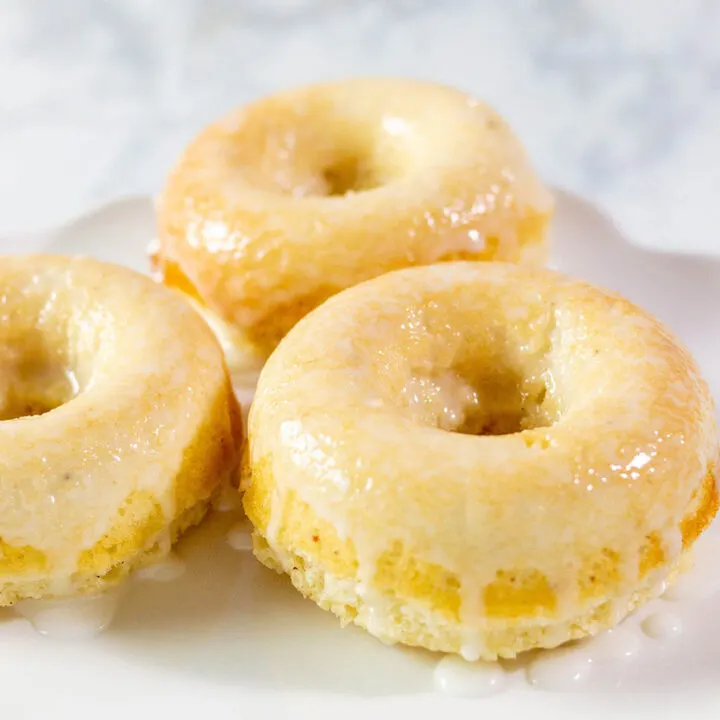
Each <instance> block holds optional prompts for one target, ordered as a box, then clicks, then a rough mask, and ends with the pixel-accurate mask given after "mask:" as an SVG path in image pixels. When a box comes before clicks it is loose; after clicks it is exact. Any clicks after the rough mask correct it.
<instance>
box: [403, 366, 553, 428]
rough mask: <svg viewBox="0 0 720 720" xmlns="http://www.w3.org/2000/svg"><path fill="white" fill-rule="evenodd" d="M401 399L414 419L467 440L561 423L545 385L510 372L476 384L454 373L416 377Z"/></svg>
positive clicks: (502, 371)
mask: <svg viewBox="0 0 720 720" xmlns="http://www.w3.org/2000/svg"><path fill="white" fill-rule="evenodd" d="M401 394H402V397H403V404H404V405H405V406H406V407H407V408H408V409H409V410H410V412H411V414H412V415H413V417H414V419H416V420H418V421H420V422H422V423H423V424H425V425H430V426H434V427H437V428H440V429H442V430H447V431H449V432H455V433H460V434H462V435H512V434H514V433H520V432H524V431H526V430H535V429H538V428H543V427H549V426H550V425H552V424H553V423H554V422H556V420H557V419H558V417H559V411H558V406H557V402H556V400H555V398H554V397H553V396H552V394H551V393H550V392H549V390H548V387H547V384H546V383H545V381H544V379H543V378H540V379H531V380H528V379H526V378H525V377H523V376H522V375H521V374H519V373H518V372H516V371H514V370H513V369H512V368H509V367H506V368H496V369H495V370H494V372H492V373H491V374H488V375H480V376H479V377H475V378H472V377H467V376H464V375H463V374H462V373H460V372H458V371H457V370H453V369H450V370H446V371H443V372H440V373H435V374H434V375H432V376H424V377H423V376H422V375H420V374H412V375H411V376H410V377H409V379H408V381H407V382H406V383H405V385H404V387H403V388H402V391H401Z"/></svg>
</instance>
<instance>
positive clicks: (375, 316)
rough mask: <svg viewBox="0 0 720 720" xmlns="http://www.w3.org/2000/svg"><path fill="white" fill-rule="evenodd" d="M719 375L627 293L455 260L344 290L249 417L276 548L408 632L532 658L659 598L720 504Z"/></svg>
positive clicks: (257, 544)
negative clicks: (701, 365)
mask: <svg viewBox="0 0 720 720" xmlns="http://www.w3.org/2000/svg"><path fill="white" fill-rule="evenodd" d="M717 463H718V440H717V429H716V426H715V418H714V410H713V403H712V399H711V396H710V394H709V390H708V386H707V385H706V383H705V381H704V380H703V378H702V377H701V375H700V372H699V370H698V368H697V366H696V364H695V362H694V361H693V359H692V357H691V356H690V354H689V353H688V351H687V350H686V349H685V348H684V347H683V346H682V345H681V344H680V343H679V341H678V340H676V339H675V337H674V336H673V335H672V334H671V332H670V331H669V330H668V329H667V328H666V327H664V326H663V325H662V324H661V323H660V322H659V321H658V320H656V319H654V318H653V317H652V316H650V315H649V314H648V313H646V312H644V311H643V310H641V309H639V308H637V307H635V306H634V305H632V304H631V303H630V302H629V301H627V300H626V299H624V298H622V297H620V296H617V295H614V294H610V293H608V292H606V291H604V290H601V289H598V288H595V287H593V286H591V285H588V284H586V283H584V282H580V281H578V280H573V279H570V278H567V277H564V276H561V275H559V274H555V273H553V272H551V271H549V270H543V269H533V268H524V267H521V266H517V265H512V264H507V263H469V262H457V263H448V264H443V265H435V266H428V267H421V268H411V269H404V270H399V271H395V272H393V273H390V274H387V275H385V276H383V277H380V278H377V279H373V280H369V281H367V282H365V283H362V284H360V285H358V286H356V287H354V288H352V289H349V290H346V291H344V292H342V293H340V294H338V295H337V296H336V297H334V298H331V299H330V300H328V301H327V302H326V303H325V304H324V305H322V306H321V307H320V308H318V309H316V310H315V311H313V312H312V313H311V314H310V315H308V316H307V317H306V318H305V319H304V320H302V321H301V322H300V323H298V325H297V326H296V327H295V328H294V329H293V330H292V331H291V332H290V333H289V334H288V335H287V337H286V338H285V339H284V340H283V341H282V342H281V343H280V345H279V346H278V348H277V350H276V351H275V353H273V355H272V356H271V358H270V359H269V361H268V363H267V365H266V366H265V368H264V369H263V371H262V373H261V375H260V380H259V386H258V391H257V394H256V398H255V401H254V403H253V406H252V408H251V411H250V420H249V445H248V449H247V457H246V460H245V461H244V462H243V470H242V477H243V479H242V487H243V489H244V490H245V495H244V500H243V502H244V507H245V510H246V512H247V514H248V516H249V518H250V520H251V522H252V524H253V526H254V531H253V543H254V549H255V553H256V555H257V557H258V558H259V559H260V561H261V562H262V563H264V564H265V565H267V566H269V567H271V568H274V569H276V570H277V571H279V572H283V573H287V574H288V575H289V576H290V578H291V580H292V583H293V584H294V586H295V587H296V588H297V589H298V590H299V591H300V592H301V593H302V594H303V595H305V596H307V597H309V598H312V599H313V600H314V601H315V602H316V603H317V604H318V605H319V606H320V607H322V608H324V609H326V610H330V611H332V612H333V613H335V614H336V615H337V616H338V617H339V618H340V619H341V620H342V622H343V623H355V624H356V625H359V626H361V627H363V628H365V629H366V630H368V631H369V632H370V633H371V634H372V635H375V636H376V637H378V638H380V639H381V640H383V641H385V642H387V643H404V644H407V645H415V646H422V647H425V648H428V649H430V650H435V651H443V652H447V653H460V654H462V655H463V656H464V657H465V658H466V659H469V660H475V659H480V658H482V659H485V660H494V659H497V658H510V657H514V656H515V655H516V654H517V653H520V652H522V651H525V650H530V649H533V648H549V647H555V646H557V645H560V644H562V643H564V642H566V641H568V640H571V639H575V638H581V637H583V636H587V635H592V634H595V633H597V632H599V631H600V630H602V629H604V628H609V627H611V626H613V625H614V624H616V623H617V622H619V621H620V620H621V619H622V618H623V617H624V616H625V615H627V614H628V613H629V612H631V611H632V610H633V609H634V608H635V607H637V606H639V605H640V604H641V603H643V602H645V601H647V600H649V599H650V598H652V597H655V596H656V595H658V594H659V593H660V592H661V590H662V587H663V583H664V582H665V581H667V580H672V578H673V577H674V576H675V575H676V574H677V572H678V569H679V568H680V567H681V565H682V566H683V567H684V566H685V565H686V563H685V561H684V558H685V557H686V551H687V550H688V549H689V548H690V547H691V546H692V544H693V542H694V541H695V540H696V538H697V537H698V536H699V535H700V533H701V532H702V531H703V530H704V529H705V528H706V526H707V525H708V524H709V522H710V520H711V519H712V517H713V516H714V515H715V513H716V511H717V508H718V492H717V488H716V472H717Z"/></svg>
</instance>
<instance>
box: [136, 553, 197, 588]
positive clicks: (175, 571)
mask: <svg viewBox="0 0 720 720" xmlns="http://www.w3.org/2000/svg"><path fill="white" fill-rule="evenodd" d="M185 570H186V566H185V561H184V560H182V559H181V558H179V557H178V556H177V555H175V554H174V553H170V554H169V555H168V556H167V557H165V558H163V559H162V560H161V561H160V562H157V563H155V564H154V565H149V566H148V567H145V568H142V569H140V570H138V571H137V572H136V573H135V578H136V579H138V580H154V581H157V582H171V581H172V580H177V578H179V577H180V576H181V575H183V574H184V573H185Z"/></svg>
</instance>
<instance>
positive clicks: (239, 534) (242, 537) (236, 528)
mask: <svg viewBox="0 0 720 720" xmlns="http://www.w3.org/2000/svg"><path fill="white" fill-rule="evenodd" d="M226 540H227V544H228V545H229V546H230V547H231V548H232V549H233V550H237V551H239V552H249V551H251V550H252V538H251V537H250V528H249V526H248V524H247V523H246V522H239V523H236V524H235V525H233V526H232V527H231V528H230V530H229V531H228V534H227V537H226Z"/></svg>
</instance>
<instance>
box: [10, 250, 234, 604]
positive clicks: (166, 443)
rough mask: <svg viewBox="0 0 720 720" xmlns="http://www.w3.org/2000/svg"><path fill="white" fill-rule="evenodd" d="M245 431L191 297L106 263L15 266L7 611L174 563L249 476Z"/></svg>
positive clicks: (24, 262)
mask: <svg viewBox="0 0 720 720" xmlns="http://www.w3.org/2000/svg"><path fill="white" fill-rule="evenodd" d="M240 422H241V421H240V416H239V409H238V407H237V404H236V401H235V397H234V395H233V393H232V389H231V386H230V382H229V379H228V375H227V370H226V367H225V364H224V360H223V356H222V350H221V348H220V347H219V345H218V343H217V341H216V339H215V338H214V337H213V335H212V333H211V332H210V331H209V330H208V328H207V326H206V325H205V323H204V322H203V321H202V319H201V318H200V317H199V316H198V315H197V313H195V312H194V311H193V310H192V308H191V307H190V306H189V305H188V303H187V302H185V300H184V299H183V297H182V296H181V295H180V294H179V293H174V292H171V291H168V290H167V289H166V288H163V287H162V286H159V285H157V284H156V283H154V282H153V281H152V280H151V279H149V278H146V277H143V276H141V275H139V274H137V273H134V272H132V271H131V270H127V269H124V268H121V267H116V266H112V265H107V264H104V263H101V262H99V261H96V260H90V259H86V258H76V259H70V258H65V257H59V256H51V255H34V256H24V257H23V256H4V257H0V458H1V460H0V466H1V468H0V605H10V604H13V603H14V602H16V601H18V600H22V599H26V598H41V597H69V596H73V595H78V594H83V593H91V592H93V591H97V590H101V589H104V588H105V587H108V586H110V585H112V584H113V583H116V582H118V581H119V580H120V579H121V578H123V577H124V576H125V575H127V574H128V573H129V572H130V571H131V570H133V569H135V568H137V567H139V566H141V565H143V564H146V563H149V562H151V561H152V560H153V559H157V558H159V557H161V556H162V555H163V554H164V553H166V552H167V550H168V549H169V547H170V545H171V543H172V542H173V541H174V540H175V538H176V537H177V536H178V534H179V533H180V532H182V531H183V530H184V529H185V528H187V527H188V526H190V525H193V524H195V523H196V522H198V521H199V520H200V519H201V518H202V516H203V514H204V513H205V510H206V507H207V505H208V502H209V500H210V498H211V496H212V495H213V493H214V491H215V489H216V488H217V487H218V485H219V484H220V483H221V482H223V481H225V480H227V481H229V479H230V478H231V477H232V475H233V474H234V473H236V472H237V461H238V450H239V448H238V443H239V439H240V437H241V435H242V432H241V431H242V428H241V426H240Z"/></svg>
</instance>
